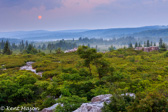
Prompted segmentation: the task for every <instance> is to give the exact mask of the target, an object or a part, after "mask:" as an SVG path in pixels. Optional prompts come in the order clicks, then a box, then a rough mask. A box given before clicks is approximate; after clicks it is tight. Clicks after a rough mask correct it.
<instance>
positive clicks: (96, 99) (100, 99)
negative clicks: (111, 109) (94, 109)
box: [91, 94, 112, 103]
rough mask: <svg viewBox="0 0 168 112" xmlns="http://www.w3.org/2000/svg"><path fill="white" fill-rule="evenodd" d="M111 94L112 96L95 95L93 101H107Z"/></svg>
mask: <svg viewBox="0 0 168 112" xmlns="http://www.w3.org/2000/svg"><path fill="white" fill-rule="evenodd" d="M111 96H112V95H111V94H106V95H99V96H96V97H93V98H92V100H91V102H92V103H94V102H106V101H107V100H109V98H110V97H111Z"/></svg>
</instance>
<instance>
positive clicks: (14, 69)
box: [0, 40, 168, 112]
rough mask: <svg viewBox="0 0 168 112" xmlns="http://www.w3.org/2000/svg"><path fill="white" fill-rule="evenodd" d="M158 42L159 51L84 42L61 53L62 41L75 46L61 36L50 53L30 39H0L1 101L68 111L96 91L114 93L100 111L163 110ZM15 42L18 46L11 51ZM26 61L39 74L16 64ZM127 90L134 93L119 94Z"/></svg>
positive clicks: (166, 82) (164, 55) (166, 104)
mask: <svg viewBox="0 0 168 112" xmlns="http://www.w3.org/2000/svg"><path fill="white" fill-rule="evenodd" d="M161 42H162V40H160V43H159V47H160V50H159V51H152V52H143V51H138V50H134V48H133V47H131V45H130V46H129V48H126V47H124V48H120V49H116V50H115V49H113V48H111V49H109V51H108V52H104V53H101V52H97V49H96V48H91V47H89V46H84V45H82V46H79V47H78V50H77V51H76V52H71V53H64V52H63V51H62V49H63V48H62V49H60V47H61V46H59V45H60V43H61V45H63V46H65V44H66V45H67V46H68V45H72V48H73V47H76V45H75V44H74V43H73V44H72V43H67V42H64V41H60V42H58V43H54V45H55V46H56V47H55V48H58V49H56V51H55V52H49V53H45V52H43V51H42V50H40V49H37V48H36V47H35V46H34V45H33V44H31V43H30V44H29V43H28V42H26V43H24V42H23V41H22V42H21V43H20V44H18V45H15V44H12V45H11V44H10V43H9V42H8V41H5V42H3V44H2V42H1V46H2V45H3V46H2V47H3V49H2V50H1V51H2V53H1V54H0V105H3V106H11V107H16V106H27V107H38V108H39V109H40V110H42V109H43V108H47V107H50V106H52V105H53V104H55V103H60V105H59V106H57V107H56V109H55V110H54V111H55V112H72V111H74V110H76V109H77V108H79V107H80V106H81V104H82V103H87V102H90V100H91V99H92V98H93V97H95V96H97V95H102V94H112V97H111V99H110V100H111V103H109V104H106V103H105V104H104V107H103V108H102V112H119V111H120V112H135V111H137V112H167V111H168V89H167V88H168V65H167V64H168V51H166V50H167V49H164V48H165V45H164V43H161ZM150 44H151V42H149V41H147V46H150ZM50 45H52V44H50ZM11 46H12V47H11ZM14 46H15V47H14ZM57 46H58V47H57ZM14 48H16V50H17V49H18V50H20V51H22V52H17V53H15V52H14V51H13V49H14ZM67 48H69V47H67ZM163 49H164V50H163ZM26 62H34V63H33V64H32V67H33V68H34V69H36V71H37V72H42V77H41V76H40V75H37V74H35V73H33V72H31V71H27V70H20V67H22V66H24V65H26ZM126 93H134V94H135V96H136V97H131V96H126V95H121V94H126ZM60 96H61V97H60ZM56 98H58V100H55V99H56ZM61 104H63V106H61ZM4 111H7V110H4Z"/></svg>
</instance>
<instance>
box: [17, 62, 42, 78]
mask: <svg viewBox="0 0 168 112" xmlns="http://www.w3.org/2000/svg"><path fill="white" fill-rule="evenodd" d="M33 63H34V62H27V63H26V65H25V66H22V67H20V70H29V71H32V72H34V73H35V74H36V75H39V76H41V77H42V73H43V72H36V69H33V67H32V64H33Z"/></svg>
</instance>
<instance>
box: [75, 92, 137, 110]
mask: <svg viewBox="0 0 168 112" xmlns="http://www.w3.org/2000/svg"><path fill="white" fill-rule="evenodd" d="M121 95H124V94H121ZM125 95H127V96H131V97H134V98H135V94H134V93H126V94H125ZM110 97H112V95H111V94H106V95H99V96H96V97H93V98H92V100H91V102H90V103H83V104H82V105H81V107H79V108H78V109H77V110H75V111H73V112H102V111H101V109H102V108H103V106H104V102H106V103H107V104H109V103H110Z"/></svg>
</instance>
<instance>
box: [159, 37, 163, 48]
mask: <svg viewBox="0 0 168 112" xmlns="http://www.w3.org/2000/svg"><path fill="white" fill-rule="evenodd" d="M162 45H163V40H162V38H160V41H159V47H160V48H162Z"/></svg>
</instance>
